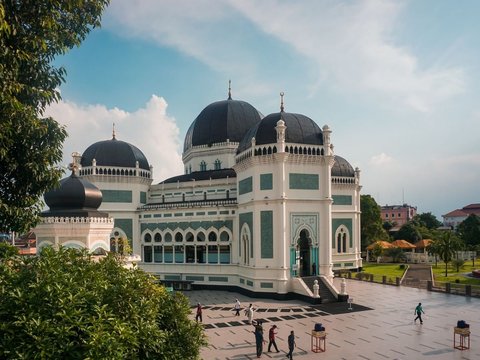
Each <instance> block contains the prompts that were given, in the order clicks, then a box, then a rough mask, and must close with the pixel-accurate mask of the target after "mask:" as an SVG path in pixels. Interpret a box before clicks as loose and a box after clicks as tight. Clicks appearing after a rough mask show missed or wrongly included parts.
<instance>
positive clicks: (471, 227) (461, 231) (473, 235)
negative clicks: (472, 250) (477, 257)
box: [457, 214, 480, 246]
mask: <svg viewBox="0 0 480 360" xmlns="http://www.w3.org/2000/svg"><path fill="white" fill-rule="evenodd" d="M457 234H458V236H459V237H460V238H461V239H462V240H463V241H464V242H465V244H466V245H467V246H470V245H473V246H475V245H480V217H479V216H477V215H475V214H470V215H469V216H468V217H467V218H466V219H465V220H463V221H462V222H461V223H460V224H458V226H457Z"/></svg>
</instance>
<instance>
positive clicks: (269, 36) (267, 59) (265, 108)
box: [47, 0, 480, 220]
mask: <svg viewBox="0 0 480 360" xmlns="http://www.w3.org/2000/svg"><path fill="white" fill-rule="evenodd" d="M479 13H480V2H479V1H476V0H463V1H461V2H456V1H446V0H421V1H420V0H418V1H401V0H395V1H387V0H385V1H375V0H365V1H362V0H357V1H353V0H348V1H347V0H344V1H342V0H301V1H291V0H236V1H234V0H195V1H193V0H190V1H185V0H113V1H111V4H110V6H109V7H108V8H107V10H106V11H105V13H104V15H103V18H102V27H101V28H99V29H94V30H93V31H92V32H91V34H90V35H89V36H88V37H87V38H86V40H85V41H84V42H83V43H82V45H81V46H80V47H79V48H75V49H73V50H71V51H70V52H69V53H68V54H67V55H64V56H62V57H59V58H57V59H56V60H55V63H56V65H58V66H63V67H65V69H66V70H67V76H66V82H65V84H63V85H62V86H61V88H60V92H61V94H62V100H61V101H60V102H59V103H57V104H53V105H52V106H51V107H50V108H49V109H48V111H47V114H48V115H52V116H54V118H55V119H56V120H57V121H58V122H59V123H61V124H62V125H65V126H66V129H67V131H68V133H69V137H68V139H67V141H66V142H65V144H64V154H65V156H64V161H63V165H65V166H66V165H67V164H68V163H69V162H70V161H71V153H72V152H74V151H77V152H80V153H82V152H83V151H85V149H86V148H87V147H88V146H89V145H91V144H93V143H95V142H97V141H101V140H107V139H111V137H112V124H113V123H115V132H116V137H117V139H120V140H123V141H126V142H129V143H131V144H133V145H135V146H137V147H138V148H140V149H141V150H142V151H143V153H144V154H145V156H146V157H147V159H148V160H149V162H150V163H151V164H152V165H153V171H154V183H158V182H159V181H161V180H163V179H166V178H168V177H171V176H175V175H179V174H182V173H183V164H182V161H181V154H182V149H183V140H184V136H185V133H186V131H187V129H188V127H189V126H190V124H191V123H192V122H193V121H194V119H195V118H196V116H197V115H198V114H199V113H200V112H201V111H202V109H203V108H205V107H206V106H207V105H208V104H210V103H212V102H214V101H218V100H224V99H226V98H227V96H228V81H229V80H231V81H232V97H233V98H234V99H237V100H244V101H247V102H249V103H250V104H252V105H253V106H254V107H255V108H257V109H258V110H259V111H260V112H261V113H262V114H264V115H267V114H270V113H273V112H278V111H279V107H280V96H279V93H280V92H284V93H285V98H284V101H285V111H287V112H292V113H301V114H304V115H306V116H308V117H310V118H311V119H313V120H314V121H315V122H316V123H317V124H318V125H319V126H320V127H323V125H325V124H327V125H328V126H329V127H330V128H331V129H332V136H331V140H332V143H333V144H334V152H335V153H336V154H338V155H340V156H342V157H344V158H345V159H347V160H348V161H349V162H350V164H352V166H353V167H358V168H359V169H360V170H361V184H362V186H363V188H362V194H370V195H372V196H373V197H374V198H375V200H376V201H377V203H378V204H380V205H387V204H388V205H396V204H402V203H408V204H410V205H412V206H416V207H417V210H418V212H420V213H423V212H432V213H433V214H435V215H436V216H437V217H438V218H439V219H440V220H441V215H443V214H446V213H447V212H449V211H451V210H454V209H457V208H461V207H463V206H465V205H468V204H470V203H478V202H480V187H479V184H480V141H479V138H480V62H479V59H480V42H479V41H478V38H479V35H480V22H478V14H479ZM287 131H288V129H287Z"/></svg>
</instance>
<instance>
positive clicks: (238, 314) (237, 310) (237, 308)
mask: <svg viewBox="0 0 480 360" xmlns="http://www.w3.org/2000/svg"><path fill="white" fill-rule="evenodd" d="M240 307H241V305H240V301H238V299H235V306H234V309H235V316H240Z"/></svg>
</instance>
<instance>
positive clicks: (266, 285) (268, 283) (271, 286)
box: [260, 282, 273, 289]
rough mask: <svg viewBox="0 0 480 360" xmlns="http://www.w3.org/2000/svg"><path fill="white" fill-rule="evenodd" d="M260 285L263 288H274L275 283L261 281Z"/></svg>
mask: <svg viewBox="0 0 480 360" xmlns="http://www.w3.org/2000/svg"><path fill="white" fill-rule="evenodd" d="M260 287H261V288H262V289H273V283H271V282H261V283H260Z"/></svg>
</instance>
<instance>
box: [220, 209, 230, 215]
mask: <svg viewBox="0 0 480 360" xmlns="http://www.w3.org/2000/svg"><path fill="white" fill-rule="evenodd" d="M228 214H229V211H228V210H222V211H220V215H228Z"/></svg>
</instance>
